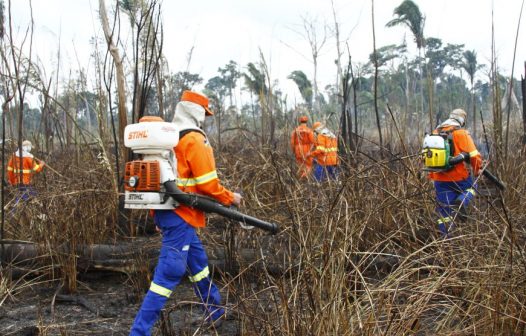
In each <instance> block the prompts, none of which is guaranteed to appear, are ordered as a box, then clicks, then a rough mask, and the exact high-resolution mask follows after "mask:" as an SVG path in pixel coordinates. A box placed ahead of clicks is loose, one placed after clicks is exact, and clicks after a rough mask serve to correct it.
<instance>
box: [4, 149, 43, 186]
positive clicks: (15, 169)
mask: <svg viewBox="0 0 526 336" xmlns="http://www.w3.org/2000/svg"><path fill="white" fill-rule="evenodd" d="M20 163H22V165H20ZM43 168H44V165H43V164H39V163H38V162H37V160H35V159H34V158H33V155H31V154H24V155H23V156H22V158H20V157H18V156H17V155H16V154H13V155H12V156H11V158H10V159H9V162H8V163H7V179H8V181H9V183H10V184H11V185H17V184H20V172H22V184H30V183H31V179H32V178H33V175H34V174H35V173H39V172H41V171H42V169H43Z"/></svg>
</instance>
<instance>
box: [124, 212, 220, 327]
mask: <svg viewBox="0 0 526 336" xmlns="http://www.w3.org/2000/svg"><path fill="white" fill-rule="evenodd" d="M154 219H155V223H156V225H157V227H159V228H160V229H161V231H162V235H163V240H162V246H161V253H160V255H159V262H158V263H157V266H156V268H155V274H154V277H153V281H152V284H151V286H150V289H149V290H148V292H147V293H146V296H145V297H144V300H143V302H142V305H141V308H140V310H139V312H138V313H137V316H136V317H135V321H134V323H133V326H132V329H131V332H130V335H134V336H135V335H150V330H151V328H152V327H153V325H154V324H155V322H156V321H157V320H158V318H159V314H160V311H161V309H162V308H163V306H164V304H165V303H166V301H167V300H168V298H169V297H170V295H171V294H172V291H173V290H174V289H175V287H176V286H177V285H178V284H179V282H181V279H182V277H183V276H184V275H185V274H187V275H189V278H190V281H191V282H193V284H194V291H195V293H196V295H197V296H198V297H199V299H200V300H201V302H202V308H203V310H204V312H205V318H206V319H207V320H208V321H210V320H212V321H215V320H217V319H219V318H220V317H221V316H222V315H223V314H224V310H223V308H221V306H220V304H221V296H220V294H219V290H218V289H217V287H216V286H215V285H214V284H213V283H212V281H211V279H210V275H209V270H208V257H207V255H206V252H205V250H204V248H203V245H202V243H201V241H200V240H199V237H198V236H197V234H196V231H195V228H193V227H192V226H190V225H189V224H188V223H186V222H185V221H184V220H183V219H182V218H181V217H179V216H178V215H177V214H176V213H175V212H173V211H172V210H156V211H155V218H154Z"/></svg>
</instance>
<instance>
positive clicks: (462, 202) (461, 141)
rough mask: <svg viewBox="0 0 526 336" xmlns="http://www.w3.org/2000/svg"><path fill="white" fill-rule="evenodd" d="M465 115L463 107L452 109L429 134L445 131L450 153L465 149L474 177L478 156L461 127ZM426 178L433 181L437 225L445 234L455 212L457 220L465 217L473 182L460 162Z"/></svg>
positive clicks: (467, 133)
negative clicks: (449, 143)
mask: <svg viewBox="0 0 526 336" xmlns="http://www.w3.org/2000/svg"><path fill="white" fill-rule="evenodd" d="M466 118H467V114H466V112H465V111H464V110H462V109H455V110H453V111H452V112H451V113H450V114H449V119H447V120H446V121H444V122H443V123H442V124H440V125H439V126H438V127H437V129H435V130H434V131H433V134H441V133H442V134H444V133H446V134H448V137H449V138H451V142H452V144H453V155H454V156H457V155H459V154H460V153H468V154H469V160H470V164H471V168H472V170H473V174H474V175H475V177H478V176H479V175H480V173H481V167H482V157H481V155H480V153H479V152H478V150H477V148H476V147H475V144H474V142H473V139H472V138H471V136H470V135H469V132H468V131H467V130H466V129H464V126H465V123H466ZM429 178H430V179H431V180H433V181H434V186H435V192H436V198H437V201H438V205H437V212H438V214H439V216H440V218H439V219H438V228H439V230H440V232H441V233H442V234H443V235H444V236H447V234H448V232H449V231H450V230H451V228H452V224H453V218H454V215H455V212H457V218H458V219H460V220H461V221H463V220H465V219H466V216H467V211H466V208H467V206H468V205H469V203H470V201H471V200H472V199H473V196H475V189H476V185H475V184H474V181H473V178H472V176H471V174H470V172H469V170H468V167H467V166H466V163H464V162H462V163H459V164H457V165H455V166H453V167H452V168H451V169H449V170H447V171H444V172H431V173H429Z"/></svg>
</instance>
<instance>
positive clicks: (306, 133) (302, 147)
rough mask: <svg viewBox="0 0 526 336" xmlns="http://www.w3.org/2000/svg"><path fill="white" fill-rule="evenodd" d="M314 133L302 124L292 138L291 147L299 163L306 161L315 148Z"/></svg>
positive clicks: (293, 132)
mask: <svg viewBox="0 0 526 336" xmlns="http://www.w3.org/2000/svg"><path fill="white" fill-rule="evenodd" d="M314 141H315V140H314V132H312V130H311V129H310V128H309V127H308V126H307V125H306V124H301V125H299V126H298V127H296V129H295V130H294V131H292V134H291V136H290V147H291V148H292V150H293V151H294V156H296V160H297V161H305V160H306V159H307V155H308V154H309V152H310V151H311V149H312V147H313V146H314Z"/></svg>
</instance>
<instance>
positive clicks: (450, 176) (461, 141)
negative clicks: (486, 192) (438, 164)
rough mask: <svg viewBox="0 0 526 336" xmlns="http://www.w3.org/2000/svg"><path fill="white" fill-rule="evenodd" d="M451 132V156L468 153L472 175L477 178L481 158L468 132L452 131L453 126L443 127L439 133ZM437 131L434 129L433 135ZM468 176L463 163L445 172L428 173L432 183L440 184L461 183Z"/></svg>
mask: <svg viewBox="0 0 526 336" xmlns="http://www.w3.org/2000/svg"><path fill="white" fill-rule="evenodd" d="M450 130H453V131H452V133H451V134H452V136H453V147H454V151H453V155H454V156H457V155H458V154H460V153H462V152H464V153H469V157H470V163H471V167H472V168H473V173H474V174H475V176H478V174H479V172H480V168H481V167H482V157H481V155H480V153H479V152H478V150H477V147H475V143H474V142H473V139H472V138H471V135H469V132H468V131H467V130H465V129H463V128H461V129H456V130H454V127H453V126H449V127H444V128H442V130H441V131H450ZM438 133H439V130H438V129H436V130H434V131H433V134H438ZM468 176H469V170H468V167H467V166H466V163H465V162H462V163H459V164H457V165H455V166H453V168H451V169H450V170H448V171H445V172H431V173H429V178H430V179H432V180H434V181H442V182H451V181H462V180H465V179H467V178H468Z"/></svg>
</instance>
